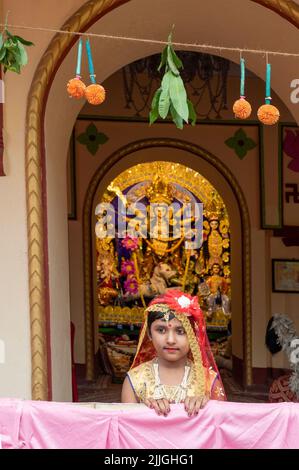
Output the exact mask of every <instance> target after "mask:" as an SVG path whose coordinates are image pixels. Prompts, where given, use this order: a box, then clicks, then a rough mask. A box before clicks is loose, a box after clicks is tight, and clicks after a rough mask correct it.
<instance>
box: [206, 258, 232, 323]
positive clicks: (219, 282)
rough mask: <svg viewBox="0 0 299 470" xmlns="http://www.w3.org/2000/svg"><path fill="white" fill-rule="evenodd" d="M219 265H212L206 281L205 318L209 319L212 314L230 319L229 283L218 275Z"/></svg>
mask: <svg viewBox="0 0 299 470" xmlns="http://www.w3.org/2000/svg"><path fill="white" fill-rule="evenodd" d="M220 269H221V268H220V265H219V264H218V263H214V264H213V265H212V268H211V275H210V276H209V277H208V278H207V279H206V281H205V282H206V285H207V286H208V288H209V295H208V296H207V298H206V303H207V307H208V309H207V318H208V319H211V318H212V316H213V314H216V317H217V314H218V317H219V316H220V317H223V315H224V316H225V317H227V318H228V317H230V313H231V312H230V299H229V296H228V294H229V282H228V281H227V280H226V278H225V277H224V276H222V275H221V274H220Z"/></svg>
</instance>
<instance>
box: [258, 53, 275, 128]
mask: <svg viewBox="0 0 299 470" xmlns="http://www.w3.org/2000/svg"><path fill="white" fill-rule="evenodd" d="M270 93H271V64H269V63H268V58H267V68H266V98H265V104H263V105H262V106H260V107H259V109H258V111H257V117H258V118H259V120H260V121H261V122H262V123H263V124H266V125H268V126H272V125H273V124H276V123H277V122H278V121H279V110H278V109H277V108H276V107H275V106H273V105H272V104H271V100H272V98H271V96H270Z"/></svg>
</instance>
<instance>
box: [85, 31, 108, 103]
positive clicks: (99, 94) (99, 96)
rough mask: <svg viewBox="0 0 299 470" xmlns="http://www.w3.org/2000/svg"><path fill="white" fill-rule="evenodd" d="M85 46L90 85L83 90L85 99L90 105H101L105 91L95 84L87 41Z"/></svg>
mask: <svg viewBox="0 0 299 470" xmlns="http://www.w3.org/2000/svg"><path fill="white" fill-rule="evenodd" d="M85 45H86V52H87V58H88V68H89V76H90V81H91V85H89V86H88V87H86V89H85V98H86V99H87V101H88V103H90V104H94V105H97V104H102V103H103V102H104V101H105V97H106V90H105V88H104V87H103V86H102V85H100V84H98V83H96V74H95V71H94V66H93V60H92V54H91V47H90V42H89V39H87V40H86V43H85Z"/></svg>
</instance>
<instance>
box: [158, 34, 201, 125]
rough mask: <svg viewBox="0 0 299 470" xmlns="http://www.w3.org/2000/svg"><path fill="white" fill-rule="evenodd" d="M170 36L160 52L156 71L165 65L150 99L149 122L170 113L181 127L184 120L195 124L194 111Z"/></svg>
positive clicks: (179, 61) (179, 60) (181, 65)
mask: <svg viewBox="0 0 299 470" xmlns="http://www.w3.org/2000/svg"><path fill="white" fill-rule="evenodd" d="M171 37H172V34H171V33H170V35H169V37H168V44H167V46H166V47H165V48H164V50H163V52H162V54H161V62H160V65H159V67H158V71H159V70H161V69H162V67H165V72H164V76H163V79H162V82H161V86H160V88H158V90H157V91H156V92H155V94H154V97H153V100H152V105H151V111H150V114H149V122H150V125H151V124H153V123H154V122H155V121H156V120H157V119H158V117H159V116H160V117H161V118H162V119H165V118H166V117H167V116H168V115H169V114H170V116H171V117H172V120H173V122H174V123H175V125H176V126H177V127H178V128H179V129H183V127H184V121H185V122H186V123H187V124H188V121H189V120H191V124H192V126H194V125H195V124H196V113H195V110H194V107H193V104H192V102H191V101H190V100H188V98H187V93H186V90H185V86H184V82H183V80H182V78H181V76H180V72H179V69H182V68H183V63H182V61H181V59H180V58H179V57H178V56H177V55H176V53H175V51H174V49H173V46H172V44H171Z"/></svg>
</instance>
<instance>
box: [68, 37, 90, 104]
mask: <svg viewBox="0 0 299 470" xmlns="http://www.w3.org/2000/svg"><path fill="white" fill-rule="evenodd" d="M81 62H82V39H81V38H80V39H79V42H78V53H77V65H76V77H75V78H72V79H71V80H69V82H68V84H67V87H66V88H67V92H68V94H69V96H70V98H77V99H79V98H83V96H84V95H85V89H86V85H85V83H84V82H82V81H81Z"/></svg>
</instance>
